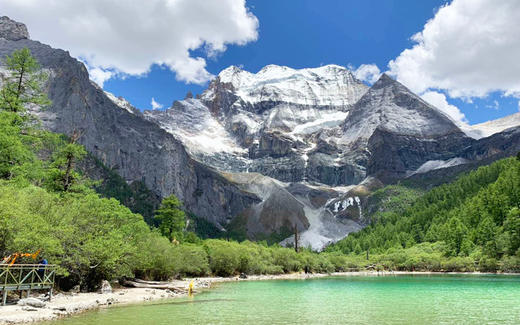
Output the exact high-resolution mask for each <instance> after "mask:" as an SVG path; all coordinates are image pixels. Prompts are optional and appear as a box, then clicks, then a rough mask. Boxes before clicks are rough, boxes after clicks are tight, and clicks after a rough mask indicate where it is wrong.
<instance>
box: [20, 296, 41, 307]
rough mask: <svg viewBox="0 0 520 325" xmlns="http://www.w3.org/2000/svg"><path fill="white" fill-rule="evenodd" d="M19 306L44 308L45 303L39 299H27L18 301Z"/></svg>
mask: <svg viewBox="0 0 520 325" xmlns="http://www.w3.org/2000/svg"><path fill="white" fill-rule="evenodd" d="M18 305H20V306H30V307H36V308H43V307H45V303H44V302H43V301H41V300H40V299H37V298H25V299H20V300H18Z"/></svg>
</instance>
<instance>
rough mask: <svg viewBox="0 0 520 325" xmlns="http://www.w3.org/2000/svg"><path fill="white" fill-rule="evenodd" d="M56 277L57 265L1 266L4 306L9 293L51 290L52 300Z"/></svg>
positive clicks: (0, 274) (0, 279)
mask: <svg viewBox="0 0 520 325" xmlns="http://www.w3.org/2000/svg"><path fill="white" fill-rule="evenodd" d="M55 276H56V265H49V264H13V265H11V266H9V265H7V264H0V291H2V293H3V295H2V305H3V306H5V303H6V301H7V292H8V291H20V297H21V296H22V292H23V291H24V290H25V291H27V296H29V294H30V293H31V290H42V289H48V290H49V299H50V298H52V287H53V286H54V278H55Z"/></svg>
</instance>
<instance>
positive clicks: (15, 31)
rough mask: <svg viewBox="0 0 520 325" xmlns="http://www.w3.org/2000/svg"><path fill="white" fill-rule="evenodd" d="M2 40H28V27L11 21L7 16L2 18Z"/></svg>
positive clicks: (0, 27) (0, 28)
mask: <svg viewBox="0 0 520 325" xmlns="http://www.w3.org/2000/svg"><path fill="white" fill-rule="evenodd" d="M0 38H3V39H6V40H8V41H19V40H21V39H28V38H29V32H28V31H27V27H26V26H25V25H24V24H22V23H19V22H16V21H14V20H11V19H9V17H7V16H3V17H0Z"/></svg>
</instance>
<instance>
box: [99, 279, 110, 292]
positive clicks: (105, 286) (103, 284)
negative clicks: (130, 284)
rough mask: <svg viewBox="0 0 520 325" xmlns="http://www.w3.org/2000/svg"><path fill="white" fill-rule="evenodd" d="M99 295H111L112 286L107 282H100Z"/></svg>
mask: <svg viewBox="0 0 520 325" xmlns="http://www.w3.org/2000/svg"><path fill="white" fill-rule="evenodd" d="M101 293H102V294H105V293H112V286H111V285H110V283H109V282H108V281H107V280H103V282H101Z"/></svg>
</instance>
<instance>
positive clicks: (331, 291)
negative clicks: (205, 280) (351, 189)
mask: <svg viewBox="0 0 520 325" xmlns="http://www.w3.org/2000/svg"><path fill="white" fill-rule="evenodd" d="M51 324H64V325H65V324H67V325H79V324H121V325H123V324H125V325H128V324H520V277H516V276H502V275H430V276H428V275H415V276H384V277H383V276H380V277H377V276H373V277H371V276H351V277H328V278H321V279H310V280H273V281H242V282H230V283H221V284H217V285H216V286H215V287H214V288H213V289H211V290H208V291H205V292H202V293H200V294H198V295H196V296H194V297H190V298H182V299H172V300H165V301H161V302H155V303H147V304H142V305H132V306H121V307H117V306H116V307H111V308H107V309H101V310H97V311H92V312H87V313H84V314H81V315H76V316H73V317H70V318H66V319H63V320H59V321H54V322H52V323H51Z"/></svg>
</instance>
